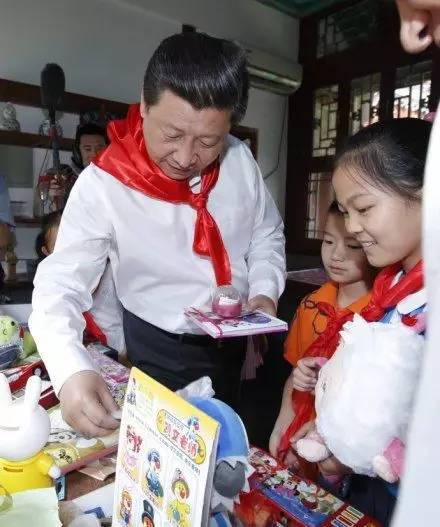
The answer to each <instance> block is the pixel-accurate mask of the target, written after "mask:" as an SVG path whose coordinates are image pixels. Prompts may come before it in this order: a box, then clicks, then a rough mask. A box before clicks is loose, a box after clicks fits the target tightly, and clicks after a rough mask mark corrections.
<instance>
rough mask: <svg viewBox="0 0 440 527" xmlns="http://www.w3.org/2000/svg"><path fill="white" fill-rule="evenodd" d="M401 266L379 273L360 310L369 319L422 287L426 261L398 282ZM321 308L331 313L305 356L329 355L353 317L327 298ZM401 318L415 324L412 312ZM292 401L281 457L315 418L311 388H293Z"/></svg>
mask: <svg viewBox="0 0 440 527" xmlns="http://www.w3.org/2000/svg"><path fill="white" fill-rule="evenodd" d="M401 269H402V266H401V264H396V265H391V266H389V267H386V268H385V269H383V270H382V271H381V272H380V273H379V274H378V275H377V277H376V280H375V281H374V285H373V291H372V294H371V299H370V302H369V303H368V305H367V306H366V307H364V309H363V310H362V311H361V313H360V315H361V316H362V317H363V318H364V319H365V320H367V321H368V322H377V321H379V320H381V319H382V317H383V316H384V315H385V313H386V312H387V311H388V310H389V309H392V308H394V307H395V306H396V305H397V304H398V303H399V302H400V301H401V300H403V299H404V298H406V297H407V296H408V295H411V294H413V293H416V292H417V291H419V290H420V289H422V287H423V262H422V261H420V262H419V263H418V264H417V265H416V266H415V267H413V268H412V269H411V271H410V272H409V273H408V274H406V275H404V276H403V277H402V278H401V279H400V280H399V281H398V282H397V283H396V284H394V285H392V284H393V281H394V279H395V277H396V275H397V273H398V272H399V271H400V270H401ZM317 307H318V309H319V311H320V312H321V313H323V314H326V315H327V316H328V323H327V327H326V329H325V331H324V332H323V333H321V335H320V336H319V337H318V338H317V339H316V340H315V341H314V342H313V343H312V344H311V345H310V347H309V349H308V350H307V352H306V353H305V355H304V356H305V357H325V358H326V359H330V357H332V355H333V353H334V352H335V351H336V348H337V347H338V344H339V338H340V335H339V332H340V331H341V329H342V326H343V325H344V324H345V323H346V322H348V321H350V320H352V319H353V316H354V314H353V312H352V311H350V310H349V309H344V310H342V311H339V312H337V311H336V310H335V308H334V307H333V306H331V305H330V304H327V303H326V302H319V303H318V306H317ZM402 322H403V323H405V324H407V325H410V326H411V325H412V324H413V320H412V317H410V316H405V317H403V318H402ZM292 405H293V411H294V414H295V417H294V419H293V421H292V423H291V424H290V426H289V428H288V429H287V430H286V432H285V433H284V435H283V437H282V439H281V441H280V445H279V447H278V456H279V457H280V458H281V459H282V458H283V457H284V455H285V454H286V452H287V451H288V449H289V448H290V446H291V445H290V440H291V438H292V437H293V435H294V434H295V433H296V432H297V431H298V430H299V429H300V428H301V427H302V426H303V425H304V424H305V423H307V422H309V421H310V420H311V419H312V418H313V412H314V408H315V398H314V396H313V395H312V393H311V392H300V391H297V390H293V392H292Z"/></svg>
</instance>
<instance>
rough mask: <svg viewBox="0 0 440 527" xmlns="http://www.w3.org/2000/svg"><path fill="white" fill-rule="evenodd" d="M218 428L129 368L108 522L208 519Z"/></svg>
mask: <svg viewBox="0 0 440 527" xmlns="http://www.w3.org/2000/svg"><path fill="white" fill-rule="evenodd" d="M218 428H219V425H218V423H217V422H216V421H215V420H213V419H212V418H211V417H209V416H207V415H206V414H204V413H203V412H201V411H200V410H198V409H197V408H195V407H193V406H192V405H190V404H189V403H187V402H186V401H185V400H183V399H182V398H181V397H179V396H178V395H176V394H175V393H174V392H172V391H170V390H168V389H167V388H165V387H164V386H162V385H161V384H159V383H158V382H156V381H155V380H153V379H152V378H151V377H149V376H148V375H146V374H144V373H142V372H141V371H140V370H138V369H136V368H133V369H132V371H131V376H130V380H129V384H128V388H127V394H126V397H125V404H124V407H123V412H122V420H121V428H120V437H119V449H118V460H117V467H116V483H115V503H114V510H113V524H112V525H113V527H137V526H138V525H149V526H155V527H198V526H201V525H207V521H208V515H209V505H210V498H211V490H212V479H213V471H214V468H215V467H214V464H215V453H216V451H217V441H218V432H219V430H218Z"/></svg>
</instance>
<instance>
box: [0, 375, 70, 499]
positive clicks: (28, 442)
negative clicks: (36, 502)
mask: <svg viewBox="0 0 440 527" xmlns="http://www.w3.org/2000/svg"><path fill="white" fill-rule="evenodd" d="M40 394H41V379H40V378H39V377H37V376H36V375H33V376H32V377H30V378H29V380H28V382H27V384H26V391H25V395H24V397H23V398H21V399H20V400H17V401H12V398H11V391H10V389H9V384H8V381H7V380H6V377H5V376H4V375H3V374H0V485H1V486H3V487H4V488H5V489H6V490H7V491H8V492H10V493H11V494H12V493H13V492H20V491H22V490H28V489H36V488H42V487H50V486H51V485H52V484H53V482H52V478H53V479H56V478H58V477H60V475H61V471H60V469H59V468H58V467H57V466H56V465H55V463H54V462H53V459H52V458H51V457H50V456H49V455H48V454H45V453H44V452H42V448H43V446H44V445H45V444H46V442H47V439H48V437H49V432H50V420H49V416H48V414H47V412H46V410H44V409H43V408H42V407H41V406H39V404H38V401H39V399H40Z"/></svg>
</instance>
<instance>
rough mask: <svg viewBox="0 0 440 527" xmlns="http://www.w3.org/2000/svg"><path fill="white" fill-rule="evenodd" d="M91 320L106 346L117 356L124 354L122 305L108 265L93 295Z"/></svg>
mask: <svg viewBox="0 0 440 527" xmlns="http://www.w3.org/2000/svg"><path fill="white" fill-rule="evenodd" d="M90 314H91V315H92V317H93V320H94V321H95V322H96V324H97V325H98V327H99V329H100V330H101V331H102V332H103V333H104V335H105V336H106V338H107V344H108V345H109V346H110V347H112V348H113V349H115V350H116V351H117V352H118V353H119V354H124V352H125V339H124V328H123V324H122V305H121V302H119V299H118V297H117V295H116V288H115V283H114V281H113V274H112V269H111V266H110V265H107V266H106V268H105V271H104V274H103V275H102V278H101V280H100V282H99V285H98V288H97V289H96V291H95V292H94V293H93V305H92V308H91V309H90Z"/></svg>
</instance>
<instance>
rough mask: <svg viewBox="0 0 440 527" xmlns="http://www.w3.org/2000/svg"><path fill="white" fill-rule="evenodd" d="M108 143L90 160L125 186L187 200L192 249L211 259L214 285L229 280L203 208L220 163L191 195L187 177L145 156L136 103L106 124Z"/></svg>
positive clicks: (206, 172)
mask: <svg viewBox="0 0 440 527" xmlns="http://www.w3.org/2000/svg"><path fill="white" fill-rule="evenodd" d="M107 133H108V136H109V139H110V141H111V143H110V145H109V146H108V147H107V148H106V149H105V150H103V151H102V152H101V153H100V154H98V156H97V157H96V158H95V159H94V160H93V163H94V164H95V165H97V166H98V167H99V168H102V170H105V171H106V172H108V173H109V174H111V175H112V176H114V177H115V178H116V179H118V180H119V181H121V183H124V185H127V186H128V187H130V188H132V189H134V190H138V191H140V192H142V193H143V194H145V195H147V196H149V197H150V198H155V199H159V200H162V201H167V202H170V203H187V204H188V205H189V206H190V207H192V208H193V209H195V210H196V211H197V219H196V224H195V231H194V241H193V250H194V252H196V253H197V254H200V255H201V256H208V257H209V258H211V261H212V265H213V268H214V273H215V278H216V281H217V285H228V284H230V283H231V267H230V264H229V257H228V253H227V252H226V249H225V246H224V244H223V240H222V237H221V234H220V230H219V228H218V226H217V224H216V222H215V220H214V218H213V217H212V216H211V214H210V213H209V212H208V210H207V208H206V204H207V202H208V198H209V193H210V191H211V190H212V189H213V188H214V186H215V184H216V183H217V180H218V177H219V173H220V164H219V161H218V159H217V160H215V161H214V162H212V163H211V164H210V165H209V166H208V167H206V168H205V169H204V171H203V173H202V174H201V181H202V184H201V190H200V193H199V194H194V193H193V192H192V191H191V189H190V186H189V182H188V180H184V181H177V180H174V179H171V178H170V177H168V176H167V175H166V174H165V173H164V172H163V171H162V170H161V169H160V168H159V167H158V166H157V165H156V164H155V163H154V161H153V160H152V159H151V158H150V156H149V155H148V152H147V149H146V146H145V141H144V134H143V130H142V118H141V115H140V111H139V104H135V105H132V106H130V108H129V110H128V114H127V117H126V119H121V120H118V121H112V122H110V123H109V125H108V127H107Z"/></svg>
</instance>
